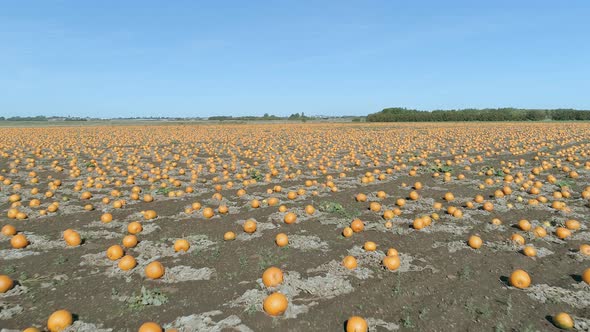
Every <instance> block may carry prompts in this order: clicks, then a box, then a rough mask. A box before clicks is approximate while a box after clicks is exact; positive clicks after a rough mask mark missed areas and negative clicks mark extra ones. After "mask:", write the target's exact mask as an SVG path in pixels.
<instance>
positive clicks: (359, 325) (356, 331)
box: [346, 316, 369, 332]
mask: <svg viewBox="0 0 590 332" xmlns="http://www.w3.org/2000/svg"><path fill="white" fill-rule="evenodd" d="M368 330H369V325H368V324H367V321H366V320H364V319H363V318H362V317H359V316H352V317H350V318H348V320H347V321H346V332H367V331H368Z"/></svg>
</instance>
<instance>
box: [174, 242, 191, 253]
mask: <svg viewBox="0 0 590 332" xmlns="http://www.w3.org/2000/svg"><path fill="white" fill-rule="evenodd" d="M190 247H191V245H190V243H189V242H188V241H187V240H185V239H178V240H176V241H174V251H175V252H179V251H184V252H187V251H188V249H189V248H190Z"/></svg>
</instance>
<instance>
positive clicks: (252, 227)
mask: <svg viewBox="0 0 590 332" xmlns="http://www.w3.org/2000/svg"><path fill="white" fill-rule="evenodd" d="M243 228H244V232H246V233H248V234H252V233H254V232H256V221H254V220H252V219H249V220H246V222H245V223H244V226H243Z"/></svg>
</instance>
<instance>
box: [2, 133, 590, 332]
mask: <svg viewBox="0 0 590 332" xmlns="http://www.w3.org/2000/svg"><path fill="white" fill-rule="evenodd" d="M0 134H1V135H0V209H1V210H2V211H0V212H1V214H0V227H1V234H0V309H1V311H0V326H2V327H5V326H6V327H7V328H9V329H15V330H26V329H27V328H29V331H33V330H34V329H38V330H48V331H62V330H64V329H66V328H68V327H69V328H70V329H74V330H75V329H80V330H83V328H86V329H87V330H93V331H94V330H96V331H101V332H102V331H103V330H104V331H107V330H108V329H112V330H113V331H118V330H128V331H145V332H151V331H174V330H178V331H193V330H199V329H207V330H225V329H226V330H244V331H249V330H254V331H259V330H261V331H262V330H294V331H295V330H296V331H343V330H345V331H355V332H359V331H373V330H384V331H395V330H400V331H405V330H422V331H430V330H451V329H453V330H468V329H472V328H473V324H475V323H474V322H477V324H478V325H477V329H481V330H482V331H483V330H497V331H508V330H526V329H528V330H550V329H556V328H561V329H573V328H579V327H580V326H587V325H583V324H589V323H588V322H589V321H590V316H588V303H590V295H589V294H590V293H589V292H588V287H589V286H588V284H590V268H589V266H590V244H589V241H588V240H589V239H590V237H589V236H590V229H589V227H588V219H589V218H588V217H589V216H590V205H589V204H590V201H589V199H590V186H588V185H587V183H588V181H590V145H589V144H588V141H589V137H590V125H588V124H587V123H553V122H549V123H528V122H522V123H520V122H518V123H516V122H515V123H509V122H506V123H494V124H481V123H477V124H472V123H396V124H395V125H393V124H388V123H380V124H375V123H371V124H369V123H362V122H361V123H344V122H343V123H289V124H281V125H279V124H276V125H275V124H263V123H255V124H248V125H243V124H238V123H223V124H211V123H207V124H201V123H188V124H180V123H175V122H171V123H169V124H163V123H161V122H154V123H153V124H145V125H112V126H104V125H80V126H70V127H68V126H64V127H60V130H55V128H51V127H43V126H41V127H23V128H4V127H2V128H0ZM30 138H34V139H33V140H31V139H30ZM25 142H26V144H25Z"/></svg>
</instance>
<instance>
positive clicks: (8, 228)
mask: <svg viewBox="0 0 590 332" xmlns="http://www.w3.org/2000/svg"><path fill="white" fill-rule="evenodd" d="M2 234H4V235H6V236H13V235H15V234H16V228H15V227H14V226H12V225H4V226H3V227H2Z"/></svg>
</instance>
